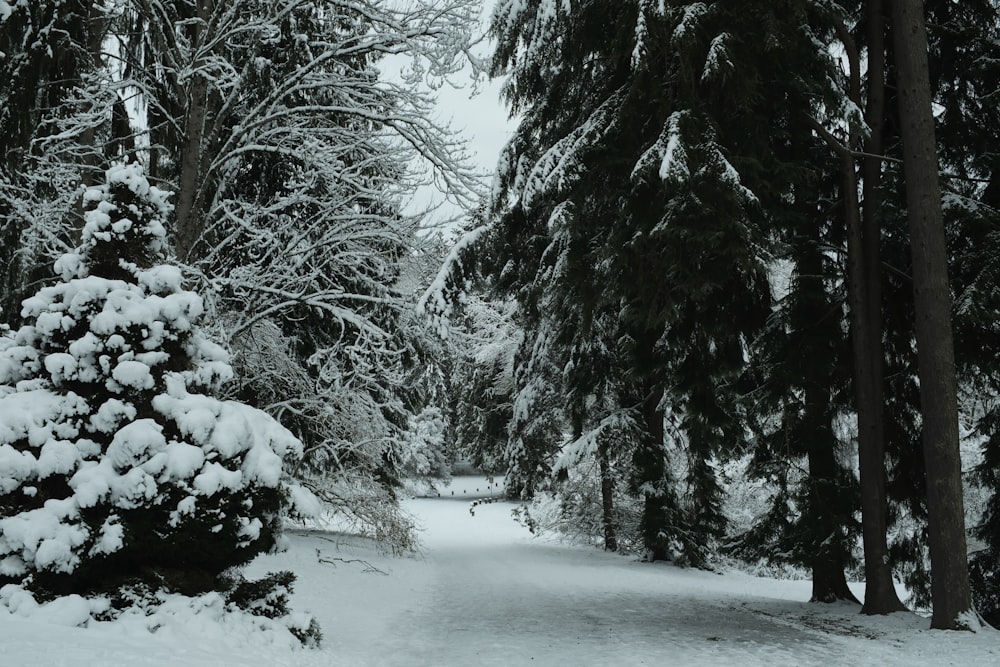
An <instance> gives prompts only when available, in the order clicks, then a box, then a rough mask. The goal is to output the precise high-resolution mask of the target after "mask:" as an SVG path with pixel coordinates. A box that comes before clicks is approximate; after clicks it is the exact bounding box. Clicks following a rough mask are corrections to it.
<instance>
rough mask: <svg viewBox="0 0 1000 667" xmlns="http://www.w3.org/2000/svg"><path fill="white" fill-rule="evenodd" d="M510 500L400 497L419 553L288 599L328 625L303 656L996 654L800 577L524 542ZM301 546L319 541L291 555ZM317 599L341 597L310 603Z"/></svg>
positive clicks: (883, 661)
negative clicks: (318, 650) (316, 646)
mask: <svg viewBox="0 0 1000 667" xmlns="http://www.w3.org/2000/svg"><path fill="white" fill-rule="evenodd" d="M513 507H514V505H513V504H511V503H493V504H487V505H481V506H479V507H477V508H476V510H475V516H473V515H470V513H469V504H468V502H467V501H459V500H451V499H440V500H438V499H434V500H431V499H425V500H414V501H411V502H410V504H409V509H410V510H411V511H412V512H413V513H414V514H415V515H416V516H417V517H418V519H419V520H420V522H421V524H422V525H423V527H424V531H423V533H422V535H421V538H422V542H423V545H424V554H423V557H422V558H421V559H382V560H379V561H378V566H379V567H385V568H386V571H388V572H389V575H388V576H379V575H376V574H372V573H368V574H365V575H361V574H358V569H357V566H355V570H354V571H353V572H352V573H350V574H348V573H347V570H345V569H343V568H344V567H347V566H338V569H336V570H334V571H331V572H330V581H329V582H323V585H322V589H326V593H324V592H322V590H321V589H319V588H316V587H312V588H310V589H309V590H302V591H300V592H299V593H297V602H296V606H297V607H298V608H300V609H303V608H306V609H310V610H312V611H313V612H314V613H316V614H317V616H318V617H319V620H320V623H321V624H322V625H323V627H324V630H325V631H326V634H327V641H326V646H325V650H324V652H327V651H328V652H329V653H328V654H327V656H326V657H325V658H324V659H318V660H317V661H316V662H315V664H317V665H319V664H325V665H328V664H330V662H329V660H330V655H333V656H336V659H335V661H334V664H343V665H352V666H353V665H379V666H381V665H387V666H392V665H397V666H405V667H409V666H412V665H443V666H447V665H455V666H471V665H560V666H561V665H616V666H619V665H733V664H740V665H747V666H750V665H768V666H772V667H773V666H778V665H831V664H853V665H867V664H872V665H875V664H877V665H906V666H907V667H911V666H912V665H914V664H934V665H949V664H954V665H968V664H1000V634H998V633H996V632H993V631H986V632H983V633H980V634H979V635H976V636H970V635H965V634H959V633H934V632H930V631H928V630H927V626H928V621H927V620H926V619H923V618H919V617H916V616H914V615H911V614H897V615H894V616H893V617H891V618H887V619H885V618H883V619H866V618H863V617H861V616H859V615H858V612H857V607H856V606H851V605H835V606H833V607H830V606H827V605H810V604H807V603H804V602H803V600H806V599H808V595H809V584H808V582H791V581H774V580H768V579H760V578H755V577H750V576H747V575H744V574H741V573H727V574H726V575H724V576H723V575H718V574H713V573H709V572H702V571H693V570H684V569H679V568H675V567H672V566H670V565H669V564H659V563H658V564H654V565H650V564H645V563H638V562H635V561H633V560H630V559H627V558H623V557H620V556H616V555H613V554H605V553H603V552H601V551H599V550H596V549H592V548H586V547H573V546H566V545H562V544H555V543H550V542H545V541H541V540H535V539H533V538H532V537H531V536H530V534H529V533H528V531H527V530H525V529H524V528H522V527H520V526H518V525H517V524H515V523H514V522H513V521H512V520H511V518H510V511H511V509H512V508H513ZM297 539H299V540H303V541H309V540H314V539H315V537H308V536H305V535H303V536H299V537H298V538H297ZM302 546H303V547H304V546H305V545H304V544H303V545H302ZM315 548H320V549H321V552H322V551H324V549H323V547H322V546H320V547H314V548H313V549H308V548H296V549H294V550H293V551H294V552H295V553H298V554H300V555H301V554H307V553H309V552H310V551H313V552H314V551H315ZM358 553H359V552H351V550H350V549H349V548H348V549H345V550H344V552H343V553H341V556H342V557H344V558H353V557H358ZM361 557H364V558H366V559H368V560H369V562H373V563H374V561H372V560H371V558H370V556H363V555H362V556H361ZM313 558H314V559H315V555H313ZM301 565H302V566H303V567H305V566H306V563H305V562H303V563H301ZM293 569H296V568H294V567H293ZM299 571H300V572H302V570H301V569H300V570H299ZM345 575H346V576H345ZM301 576H302V578H301V579H300V582H301V585H302V586H304V587H305V586H314V582H308V583H307V581H306V577H305V576H304V573H303V575H301ZM861 592H862V591H861V589H860V588H859V589H858V594H859V595H860V594H861ZM326 594H329V595H331V596H335V597H340V598H341V600H344V597H345V596H346V600H345V601H346V602H347V604H346V605H345V606H344V608H342V609H337V608H335V606H334V605H336V603H335V602H334V601H333V600H330V601H328V602H327V603H326V604H324V603H323V601H322V599H321V598H322V596H323V595H326ZM324 606H325V607H327V608H328V609H331V611H332V613H331V614H329V615H327V616H326V617H324V616H323V615H322V614H321V613H320V610H321V609H322V608H323V607H324ZM315 657H316V658H319V656H315ZM308 664H313V663H312V662H311V661H310V662H309V663H308Z"/></svg>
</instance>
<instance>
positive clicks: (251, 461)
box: [0, 166, 315, 594]
mask: <svg viewBox="0 0 1000 667" xmlns="http://www.w3.org/2000/svg"><path fill="white" fill-rule="evenodd" d="M167 196H168V193H166V192H164V191H162V190H159V189H157V188H155V187H151V186H150V185H149V183H148V181H147V180H146V178H145V177H144V176H143V175H142V172H141V170H140V169H139V168H138V167H135V166H121V167H114V168H112V169H110V170H108V172H107V183H106V184H105V185H101V186H98V187H93V188H90V189H89V190H87V191H86V193H85V194H84V203H85V207H86V214H85V219H86V224H85V226H84V228H83V234H82V243H81V245H80V246H79V249H78V250H77V251H76V252H74V253H70V254H67V255H65V256H63V257H62V258H61V259H60V260H59V261H58V262H57V265H56V270H57V272H58V273H59V275H60V276H61V281H60V282H58V283H57V284H55V285H53V286H51V287H45V288H43V289H41V290H40V291H39V292H38V293H37V294H36V295H35V296H34V297H32V298H30V299H27V300H26V301H25V302H24V309H23V311H22V316H23V317H24V320H25V324H24V325H23V326H21V327H20V328H19V329H18V330H17V331H16V332H14V333H12V334H11V338H10V339H9V340H7V341H6V342H5V345H4V346H3V349H2V350H0V355H2V356H0V381H2V385H0V414H2V415H3V423H4V429H3V433H2V434H0V461H2V462H3V464H2V466H0V492H2V495H0V516H2V518H0V555H2V557H3V563H4V565H3V577H4V578H5V579H6V580H7V581H12V580H13V581H20V582H23V583H25V584H27V585H29V586H30V587H31V588H33V589H36V590H38V591H42V592H46V593H55V594H63V593H69V592H78V593H79V592H93V591H104V592H106V591H114V590H115V589H117V588H118V587H120V586H123V585H129V584H137V583H142V584H145V585H148V586H150V587H152V588H154V589H161V588H162V589H165V590H172V591H180V592H186V593H193V592H201V591H206V590H211V589H219V588H222V587H225V586H227V585H228V584H227V583H226V582H225V581H224V580H223V579H222V578H221V575H222V574H223V573H224V572H225V571H226V570H227V569H229V568H232V567H234V566H239V565H242V564H245V563H247V562H249V561H250V560H251V559H252V558H253V557H254V556H255V555H257V554H259V553H261V552H263V551H266V550H268V549H270V548H271V547H272V546H273V545H274V544H275V538H276V535H277V533H278V531H279V528H280V520H281V517H282V514H283V512H284V511H285V509H286V507H287V504H288V502H289V499H290V495H289V494H291V495H292V496H294V497H295V498H297V499H298V500H300V501H303V502H305V501H309V499H310V496H309V494H308V493H307V492H304V491H302V490H301V489H299V488H298V487H290V486H288V484H287V482H286V480H285V475H286V471H285V466H286V465H287V464H288V463H291V462H293V461H294V460H296V459H297V458H298V457H300V456H301V454H302V445H301V443H300V442H299V441H298V440H297V439H296V438H295V437H294V436H293V435H292V434H291V433H290V432H289V431H288V430H287V429H285V428H283V427H282V426H280V425H279V424H278V423H277V422H275V421H274V420H273V419H272V418H270V417H269V416H267V415H266V414H264V413H263V412H260V411H258V410H256V409H253V408H250V407H248V406H246V405H243V404H240V403H235V402H231V401H223V400H219V399H218V398H216V395H217V394H218V391H219V386H220V385H221V384H222V383H223V382H225V381H227V380H229V379H231V377H232V369H231V367H230V366H229V364H228V362H227V355H226V353H225V352H224V350H223V349H222V348H220V347H219V346H218V345H216V344H214V343H212V342H210V341H209V340H207V339H206V338H205V337H204V336H203V335H202V333H201V331H200V328H199V326H198V320H199V318H200V317H201V315H202V314H203V312H204V306H203V303H202V300H201V298H200V297H199V296H198V295H197V294H195V293H193V292H190V291H186V290H184V289H183V288H182V287H181V273H180V271H179V269H178V268H176V267H175V266H173V265H171V264H169V263H167V261H166V260H167V245H166V230H165V227H164V221H165V219H166V217H167V214H168V212H169V209H170V205H169V204H168V202H167ZM311 502H312V503H315V501H314V500H312V501H311Z"/></svg>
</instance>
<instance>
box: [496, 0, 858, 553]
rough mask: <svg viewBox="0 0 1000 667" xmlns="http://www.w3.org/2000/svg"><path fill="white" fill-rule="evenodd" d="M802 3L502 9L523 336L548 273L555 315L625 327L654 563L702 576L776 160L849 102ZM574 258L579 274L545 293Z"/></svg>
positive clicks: (533, 324)
mask: <svg viewBox="0 0 1000 667" xmlns="http://www.w3.org/2000/svg"><path fill="white" fill-rule="evenodd" d="M811 9H812V5H811V4H810V3H807V2H783V3H742V4H740V6H738V7H736V6H730V5H725V4H724V3H702V2H678V3H655V2H644V1H635V2H617V3H601V2H591V3H560V2H540V3H528V4H523V3H517V2H506V3H501V4H500V5H498V7H497V10H496V12H495V14H494V22H493V30H494V34H495V36H496V37H497V40H498V52H497V55H496V58H495V59H494V64H493V66H494V73H495V74H497V75H501V74H505V75H507V76H508V81H507V85H506V89H505V90H506V94H507V96H508V99H509V101H510V103H511V108H512V111H514V112H516V113H519V114H521V115H522V121H521V125H520V127H519V129H518V131H517V133H516V134H515V136H514V138H513V139H512V141H511V143H510V144H509V146H508V148H507V151H506V153H505V156H504V157H503V159H502V161H501V172H500V190H499V192H498V195H497V205H496V211H497V214H496V218H497V220H498V225H497V232H496V236H497V241H496V243H495V245H496V247H498V248H500V249H501V250H502V254H501V257H500V259H499V260H498V262H497V263H498V266H499V267H500V268H501V269H502V270H501V271H500V272H499V283H500V285H501V287H503V285H504V283H505V281H506V283H508V284H510V285H512V286H514V289H512V292H513V293H515V294H517V295H518V298H519V301H520V302H521V303H522V304H523V309H524V321H525V328H526V331H527V332H528V336H529V338H530V337H532V336H538V335H540V332H541V330H542V323H543V321H542V320H540V319H538V318H536V316H535V314H536V313H539V312H542V313H546V314H548V312H549V311H548V310H546V309H544V308H541V307H540V306H539V303H540V302H541V300H535V301H532V300H531V295H532V294H533V293H534V292H533V291H532V288H530V287H526V286H528V285H530V284H532V283H533V282H536V283H537V282H538V281H539V279H541V278H544V279H545V281H546V288H543V289H540V290H537V292H538V293H539V294H546V293H547V292H546V290H547V289H554V290H555V291H556V292H557V295H552V296H550V297H549V299H550V302H554V301H556V300H559V299H561V300H562V301H564V302H566V303H572V304H578V305H579V307H580V308H581V309H582V310H583V311H584V312H588V313H591V312H592V313H595V314H597V313H602V312H605V311H607V312H609V313H610V316H611V318H612V319H613V321H615V322H616V327H615V331H614V333H613V334H612V339H613V340H618V341H622V343H623V344H624V346H623V348H622V350H621V352H620V354H621V355H622V357H621V359H622V361H621V366H620V368H621V369H623V370H624V374H623V377H624V378H625V384H626V385H627V387H626V390H625V391H623V393H622V396H621V397H620V398H619V399H617V400H618V401H619V405H620V406H621V407H631V408H633V409H635V410H637V411H638V413H639V415H640V419H639V423H640V424H641V425H642V428H641V430H640V432H641V433H642V436H641V438H640V440H639V442H638V443H637V445H636V447H635V449H634V461H633V479H634V489H635V491H636V492H637V493H640V494H642V495H643V496H644V498H645V509H644V521H643V526H644V531H645V542H646V545H647V548H648V549H649V552H650V554H651V555H652V556H653V557H654V558H659V557H667V556H670V555H673V557H675V558H678V559H681V560H685V561H686V562H690V563H695V564H699V563H703V562H705V558H706V556H707V554H708V553H709V552H710V550H711V548H712V547H711V545H712V544H713V543H714V541H715V540H716V539H717V538H718V537H720V536H721V534H722V532H723V529H724V524H725V519H724V517H723V516H722V513H721V507H720V498H721V488H720V485H719V481H718V479H717V475H716V472H715V469H714V465H713V464H714V461H716V460H717V459H718V458H719V457H721V456H724V455H726V453H728V452H734V451H739V450H741V449H742V448H744V447H746V445H747V441H746V429H745V424H746V416H745V414H744V413H743V410H745V406H744V405H741V402H740V401H739V400H738V399H739V391H738V389H737V387H738V385H739V382H740V378H741V376H742V374H743V371H744V368H745V362H746V348H747V343H748V342H749V341H751V340H752V339H753V338H754V337H755V336H756V333H757V332H759V331H760V330H761V328H762V326H763V324H764V321H765V319H766V317H767V314H768V311H769V289H768V286H767V270H766V268H765V260H766V258H767V257H768V253H769V252H770V251H771V242H772V239H773V236H772V234H773V232H772V230H771V229H770V227H769V225H768V224H767V222H768V220H767V217H768V216H771V215H774V214H775V212H776V211H780V210H782V209H783V208H786V207H787V202H788V200H789V197H790V192H789V189H790V186H783V184H782V183H779V181H778V179H776V178H773V174H775V173H781V174H784V175H788V174H794V171H795V170H794V168H793V166H792V165H791V164H789V161H790V160H791V158H788V157H782V156H781V154H780V151H779V149H780V147H781V144H782V142H783V141H785V140H786V137H787V135H788V134H789V133H791V132H793V131H799V132H809V130H808V129H807V128H805V127H804V125H803V120H802V118H801V116H802V114H803V111H806V112H810V111H816V112H818V111H819V110H821V109H822V108H824V106H825V108H827V109H828V110H829V111H830V112H831V113H836V112H837V110H839V109H840V108H841V107H840V106H838V105H837V104H829V102H830V100H829V99H828V97H829V96H828V95H827V94H826V93H825V92H824V89H827V90H828V85H827V79H828V74H827V70H828V68H829V58H828V57H827V54H825V53H820V52H818V51H817V50H816V48H815V41H814V40H813V35H811V34H810V33H809V32H808V31H807V30H804V29H803V26H804V25H808V14H809V12H810V11H811ZM555 45H558V48H555ZM779 45H780V46H779ZM805 73H808V75H806V74H805ZM803 81H804V82H806V83H805V84H803ZM808 82H812V88H811V89H807V88H808V85H809V84H808ZM796 86H798V87H799V88H798V89H796ZM789 100H792V101H793V104H789ZM809 100H812V104H813V105H815V107H810V106H809V104H810V102H809ZM821 101H822V102H821ZM833 102H836V100H833ZM796 128H797V130H796ZM798 159H799V160H801V158H798ZM790 182H793V181H790ZM565 230H569V231H565ZM560 234H561V235H562V236H560ZM573 247H575V248H577V250H575V251H574V250H570V251H567V252H566V253H563V249H564V248H571V249H572V248H573ZM574 252H578V253H579V256H580V257H583V258H586V260H585V261H581V262H579V265H580V266H586V267H588V269H589V272H583V273H582V275H577V276H576V277H574V278H572V279H570V280H568V281H563V282H559V281H556V280H551V279H550V275H555V274H556V272H557V271H558V270H561V267H562V264H561V262H562V258H563V257H566V258H570V257H572V254H573V253H574ZM557 258H559V259H557ZM567 261H569V259H567ZM567 275H569V274H567ZM586 317H588V316H585V317H584V321H586ZM533 318H534V319H533ZM566 328H567V330H568V329H572V326H567V327H566ZM556 329H557V330H558V327H556ZM581 330H583V331H589V329H588V328H587V327H586V326H582V327H581ZM557 358H559V357H557ZM618 374H619V375H620V376H622V374H621V373H618Z"/></svg>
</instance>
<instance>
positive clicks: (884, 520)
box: [837, 4, 905, 614]
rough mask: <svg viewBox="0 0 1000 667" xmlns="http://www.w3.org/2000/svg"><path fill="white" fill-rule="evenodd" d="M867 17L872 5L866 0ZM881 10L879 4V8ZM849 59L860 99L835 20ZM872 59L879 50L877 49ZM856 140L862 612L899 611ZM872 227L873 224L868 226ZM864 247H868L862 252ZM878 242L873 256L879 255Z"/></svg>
mask: <svg viewBox="0 0 1000 667" xmlns="http://www.w3.org/2000/svg"><path fill="white" fill-rule="evenodd" d="M867 10H868V17H867V18H868V20H871V18H872V13H873V11H874V10H875V7H874V6H873V5H872V4H869V5H868V7H867ZM879 15H881V10H880V9H879ZM837 30H838V34H839V35H840V38H841V41H843V43H844V47H845V51H846V54H847V57H848V61H849V63H850V89H849V91H848V96H849V97H850V99H851V100H852V101H853V102H854V103H855V104H857V105H858V106H859V107H860V105H861V64H860V61H861V56H860V51H859V50H858V48H857V46H856V45H855V43H854V41H853V39H852V37H851V35H850V33H849V32H848V30H847V28H846V27H845V26H843V25H838V26H837ZM875 56H876V59H877V57H878V54H875ZM857 143H858V137H857V133H856V132H852V136H851V138H850V142H849V145H848V146H847V147H841V148H840V150H839V151H838V152H839V153H840V156H841V175H842V178H843V189H844V193H843V199H844V202H843V205H844V217H845V218H846V224H847V298H848V304H849V307H850V321H851V349H852V356H853V361H854V396H855V403H856V407H857V411H858V473H859V476H860V480H859V481H860V485H861V535H862V540H863V542H864V551H865V603H864V606H863V607H862V609H861V611H862V613H864V614H889V613H892V612H895V611H902V610H903V609H905V606H904V605H903V603H902V602H900V600H899V596H898V594H897V593H896V587H895V585H894V583H893V580H892V568H891V567H890V566H889V546H888V544H887V541H886V531H887V529H888V509H887V504H886V490H885V485H886V482H885V476H886V473H885V441H884V428H883V423H882V420H883V405H882V356H883V352H882V329H881V324H882V318H881V302H880V301H881V290H880V289H878V287H873V284H872V283H874V282H876V280H875V279H873V278H874V277H877V276H878V267H877V266H870V265H869V261H870V260H871V248H872V247H873V246H872V245H871V244H877V243H878V238H877V236H873V235H872V234H869V237H868V241H869V245H868V246H867V247H866V244H865V233H864V230H863V229H862V219H861V204H860V202H859V201H858V177H857V172H856V171H855V158H854V155H853V153H852V152H851V150H853V149H854V147H855V146H856V145H857ZM869 231H872V230H869ZM866 250H867V252H866ZM877 253H878V249H877V245H876V246H875V257H876V261H877Z"/></svg>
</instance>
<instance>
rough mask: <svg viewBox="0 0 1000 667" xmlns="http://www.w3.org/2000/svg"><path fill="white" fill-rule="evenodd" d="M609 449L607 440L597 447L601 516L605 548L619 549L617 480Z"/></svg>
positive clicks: (609, 549)
mask: <svg viewBox="0 0 1000 667" xmlns="http://www.w3.org/2000/svg"><path fill="white" fill-rule="evenodd" d="M602 439H603V438H602ZM608 449H609V443H607V442H602V443H601V445H600V446H599V447H598V448H597V458H598V463H599V465H600V468H601V518H602V520H603V522H604V548H605V550H607V551H618V536H617V534H616V533H617V531H616V530H615V480H614V478H612V477H611V462H610V461H609V460H608Z"/></svg>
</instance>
